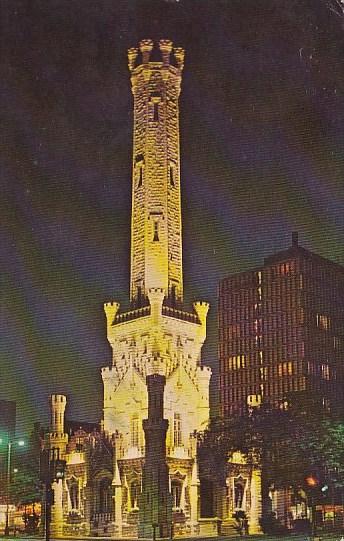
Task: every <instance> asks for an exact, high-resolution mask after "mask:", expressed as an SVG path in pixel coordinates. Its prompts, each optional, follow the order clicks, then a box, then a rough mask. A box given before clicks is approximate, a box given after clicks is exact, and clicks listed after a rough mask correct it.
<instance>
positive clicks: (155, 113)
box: [153, 102, 159, 122]
mask: <svg viewBox="0 0 344 541" xmlns="http://www.w3.org/2000/svg"><path fill="white" fill-rule="evenodd" d="M153 120H154V122H159V104H158V103H157V102H153Z"/></svg>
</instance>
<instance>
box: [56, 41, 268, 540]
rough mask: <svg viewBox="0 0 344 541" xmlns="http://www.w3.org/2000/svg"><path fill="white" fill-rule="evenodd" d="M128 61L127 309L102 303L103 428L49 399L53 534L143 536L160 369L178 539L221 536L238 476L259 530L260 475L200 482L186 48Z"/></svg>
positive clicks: (202, 403)
mask: <svg viewBox="0 0 344 541" xmlns="http://www.w3.org/2000/svg"><path fill="white" fill-rule="evenodd" d="M154 55H158V60H157V61H155V59H154ZM128 58H129V70H130V74H131V83H132V91H133V95H134V143H133V176H132V224H131V277H130V303H131V309H130V310H129V311H125V312H121V310H120V306H119V304H118V303H117V302H113V301H111V302H107V303H105V305H104V310H105V314H106V321H107V338H108V341H109V343H110V345H111V348H112V352H113V353H112V362H111V365H110V366H108V367H105V368H103V369H102V379H103V384H104V416H103V421H102V430H101V431H100V430H98V431H97V430H93V431H90V430H84V429H83V428H82V427H81V428H80V430H76V431H74V432H73V433H72V434H70V435H69V436H68V437H67V435H66V434H65V433H64V429H63V426H62V425H61V423H60V421H59V419H60V414H61V411H62V409H63V408H64V405H65V402H64V400H63V398H58V399H57V400H54V399H53V400H52V402H51V406H52V427H53V428H52V432H51V434H50V436H49V437H48V441H47V444H48V445H50V446H51V447H52V446H53V445H55V446H58V447H59V448H60V450H61V455H62V457H64V458H65V459H66V461H67V469H66V478H65V480H64V481H63V482H62V481H60V482H59V484H55V492H56V496H57V500H56V504H55V506H54V508H53V526H52V530H53V532H54V533H55V535H60V534H61V532H62V529H63V532H64V534H72V533H76V532H81V533H91V534H93V535H98V536H99V535H108V536H112V537H123V536H124V537H125V536H129V537H133V536H137V535H138V534H139V532H140V531H147V528H141V529H140V527H139V521H140V520H146V518H140V515H142V509H141V513H140V510H139V502H140V497H141V496H140V495H141V492H142V482H143V478H144V476H143V475H142V473H143V471H144V470H143V465H144V460H145V437H144V431H143V421H144V420H145V419H147V416H148V395H147V385H146V381H147V379H146V378H147V376H152V375H159V377H160V376H162V377H163V378H164V381H165V382H166V384H165V389H164V403H163V418H164V419H166V420H167V421H168V428H167V434H166V442H165V443H166V464H167V468H168V482H169V492H170V496H169V497H170V498H171V500H172V521H173V534H174V535H175V536H176V535H201V536H204V535H217V534H218V532H219V527H218V525H219V523H220V522H221V521H223V522H224V524H225V523H226V521H227V522H228V528H229V529H230V527H231V516H232V513H233V511H235V505H234V493H236V492H237V491H238V489H237V488H235V487H236V485H235V483H236V484H237V485H238V480H237V481H235V480H236V479H239V481H240V483H241V484H240V483H239V484H240V491H241V492H240V493H241V494H242V497H241V499H240V502H239V504H240V508H243V509H245V510H246V511H247V512H248V513H250V516H251V526H252V530H251V531H257V529H258V515H259V509H260V507H259V506H260V503H259V493H260V491H259V482H258V479H259V472H257V470H255V469H254V468H252V467H251V466H248V465H247V464H243V463H242V462H240V461H239V463H236V462H235V461H234V462H233V463H232V464H231V465H230V464H229V465H228V478H227V485H226V486H221V487H220V486H218V485H217V484H216V482H215V481H212V480H211V479H209V478H206V476H205V475H204V476H203V482H204V486H203V488H202V474H200V471H199V464H198V459H197V437H196V433H197V432H198V431H200V430H203V429H204V428H206V426H207V423H208V419H209V382H210V376H211V370H210V368H208V367H207V366H204V365H203V364H202V362H201V349H202V346H203V343H204V340H205V338H206V318H207V313H208V309H209V305H208V304H207V303H205V302H195V303H193V307H192V309H191V310H186V309H185V308H184V307H183V272H182V225H181V224H182V220H181V202H180V164H179V107H178V98H179V93H180V85H181V74H182V70H183V63H184V51H183V50H182V49H181V48H173V47H172V43H171V42H170V41H168V40H161V41H160V42H159V45H158V47H155V48H153V42H152V41H150V40H143V41H141V42H140V47H139V50H137V49H130V50H129V52H128ZM56 396H59V397H60V395H56ZM61 408H62V409H61ZM56 423H57V424H56ZM67 439H68V442H67ZM146 459H147V457H146ZM240 472H241V473H240ZM207 483H208V484H207ZM210 484H211V493H212V502H211V505H210V504H209V505H207V504H205V506H203V507H204V512H203V518H201V514H202V504H201V502H200V498H201V497H202V491H203V494H204V497H203V499H204V500H205V501H206V502H207V487H209V486H210ZM144 490H145V487H144ZM143 493H144V491H143ZM208 503H209V502H208Z"/></svg>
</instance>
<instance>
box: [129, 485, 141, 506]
mask: <svg viewBox="0 0 344 541" xmlns="http://www.w3.org/2000/svg"><path fill="white" fill-rule="evenodd" d="M140 493H141V486H140V484H139V482H138V481H133V482H132V483H131V485H130V506H131V509H138V507H139V505H138V504H139V495H140Z"/></svg>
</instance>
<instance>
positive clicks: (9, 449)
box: [0, 438, 25, 536]
mask: <svg viewBox="0 0 344 541" xmlns="http://www.w3.org/2000/svg"><path fill="white" fill-rule="evenodd" d="M2 442H3V440H2V439H1V438H0V445H1V444H2ZM17 443H18V445H19V446H20V447H22V446H23V445H25V442H24V441H23V440H19V441H18V442H17ZM12 446H13V441H12V440H11V439H10V438H9V439H8V441H7V475H6V522H5V532H4V533H5V535H6V536H8V535H9V533H10V528H9V515H10V487H11V458H12Z"/></svg>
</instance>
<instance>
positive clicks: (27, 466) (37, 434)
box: [10, 423, 42, 530]
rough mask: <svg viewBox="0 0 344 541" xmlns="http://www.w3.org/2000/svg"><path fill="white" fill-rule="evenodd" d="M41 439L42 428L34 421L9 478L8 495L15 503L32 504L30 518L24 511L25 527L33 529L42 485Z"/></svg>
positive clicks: (35, 523)
mask: <svg viewBox="0 0 344 541" xmlns="http://www.w3.org/2000/svg"><path fill="white" fill-rule="evenodd" d="M41 441H42V429H41V427H40V425H39V423H36V424H35V426H34V429H33V432H32V433H31V435H30V438H29V442H28V445H27V448H26V450H25V452H24V453H23V454H21V458H20V463H18V464H16V461H15V457H14V464H15V466H16V469H17V470H18V471H17V472H16V473H15V474H14V475H13V478H12V480H11V485H10V496H11V500H12V501H13V502H14V503H15V504H16V505H23V506H24V507H25V510H26V507H27V506H28V505H32V514H31V518H30V517H29V516H28V515H27V513H26V511H25V513H24V522H25V528H26V530H27V529H31V530H34V529H35V528H34V525H36V526H37V525H38V515H37V514H36V512H35V504H36V503H39V502H40V501H41V499H42V487H41V482H40V471H39V457H40V450H41Z"/></svg>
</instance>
